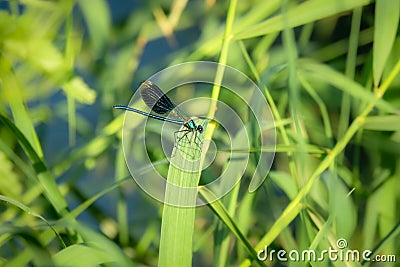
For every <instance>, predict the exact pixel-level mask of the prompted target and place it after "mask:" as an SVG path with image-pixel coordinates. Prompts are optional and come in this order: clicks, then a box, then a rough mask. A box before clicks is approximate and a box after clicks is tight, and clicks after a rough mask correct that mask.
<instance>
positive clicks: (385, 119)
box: [364, 115, 400, 131]
mask: <svg viewBox="0 0 400 267" xmlns="http://www.w3.org/2000/svg"><path fill="white" fill-rule="evenodd" d="M364 129H366V130H373V131H399V130H400V116H397V115H384V116H370V117H367V118H366V119H365V124H364Z"/></svg>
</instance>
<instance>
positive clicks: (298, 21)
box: [234, 0, 371, 39]
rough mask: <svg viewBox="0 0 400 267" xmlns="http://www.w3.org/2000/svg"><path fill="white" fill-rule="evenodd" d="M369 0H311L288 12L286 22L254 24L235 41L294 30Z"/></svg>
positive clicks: (277, 18) (280, 18)
mask: <svg viewBox="0 0 400 267" xmlns="http://www.w3.org/2000/svg"><path fill="white" fill-rule="evenodd" d="M370 2H371V1H370V0H353V1H347V0H340V1H338V0H325V1H320V0H311V1H305V2H303V3H302V4H299V5H297V6H295V7H293V8H291V9H289V10H288V12H287V14H285V16H287V18H288V19H287V22H285V23H283V21H284V20H286V18H284V17H283V16H282V15H277V16H275V17H272V18H270V19H268V20H266V21H264V22H261V23H259V24H256V25H254V26H252V27H249V28H248V29H245V30H243V31H241V32H239V33H237V34H236V35H235V37H234V38H235V39H247V38H253V37H257V36H261V35H266V34H270V33H274V32H279V31H282V30H283V28H284V27H290V28H294V27H297V26H300V25H303V24H307V23H310V22H313V21H316V20H319V19H322V18H325V17H328V16H333V15H336V14H339V13H341V12H344V11H347V10H351V9H354V8H357V7H361V6H365V5H367V4H369V3H370Z"/></svg>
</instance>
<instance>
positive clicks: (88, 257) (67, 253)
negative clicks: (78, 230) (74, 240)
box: [53, 244, 114, 267]
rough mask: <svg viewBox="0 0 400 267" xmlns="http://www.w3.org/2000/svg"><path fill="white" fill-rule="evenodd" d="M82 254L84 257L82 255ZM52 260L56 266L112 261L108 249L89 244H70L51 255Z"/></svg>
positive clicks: (78, 266)
mask: <svg viewBox="0 0 400 267" xmlns="http://www.w3.org/2000/svg"><path fill="white" fill-rule="evenodd" d="M82 255H84V257H82ZM53 259H54V262H55V263H56V264H57V265H58V266H76V267H80V266H82V267H86V266H98V265H101V264H105V263H111V262H113V260H114V259H113V257H111V256H110V255H109V253H108V251H106V250H104V249H101V248H97V247H91V246H90V244H75V245H71V246H69V247H67V248H65V249H63V250H61V251H60V252H58V253H57V254H55V255H54V256H53Z"/></svg>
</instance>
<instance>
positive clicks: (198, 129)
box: [197, 125, 203, 133]
mask: <svg viewBox="0 0 400 267" xmlns="http://www.w3.org/2000/svg"><path fill="white" fill-rule="evenodd" d="M197 131H198V132H199V133H202V132H203V126H201V125H198V126H197Z"/></svg>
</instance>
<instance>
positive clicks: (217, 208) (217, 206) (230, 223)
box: [199, 187, 265, 266]
mask: <svg viewBox="0 0 400 267" xmlns="http://www.w3.org/2000/svg"><path fill="white" fill-rule="evenodd" d="M199 192H200V194H201V196H202V197H203V198H204V200H205V201H206V202H207V203H208V206H209V207H210V208H211V209H212V211H213V212H214V213H215V215H217V216H218V218H220V219H221V221H222V222H223V223H224V224H225V225H226V227H228V229H229V230H230V231H231V232H232V233H233V234H234V235H235V236H236V237H237V239H238V240H239V241H240V242H241V243H242V244H243V245H244V246H245V248H246V249H247V251H248V253H249V254H250V257H251V258H252V259H253V260H255V261H256V262H257V264H258V265H259V266H265V264H264V263H263V262H260V261H258V260H257V252H256V251H255V250H254V248H253V246H252V245H251V244H250V242H249V241H248V240H247V239H246V237H245V236H244V235H243V233H242V232H241V231H240V229H239V227H238V226H237V225H236V223H235V222H234V220H233V219H232V218H231V216H229V213H228V211H227V210H226V209H225V207H224V205H223V204H222V203H221V201H219V200H216V201H211V200H212V199H216V196H214V194H213V193H212V192H211V191H210V190H209V189H207V188H206V187H202V188H201V189H200V191H199Z"/></svg>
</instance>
